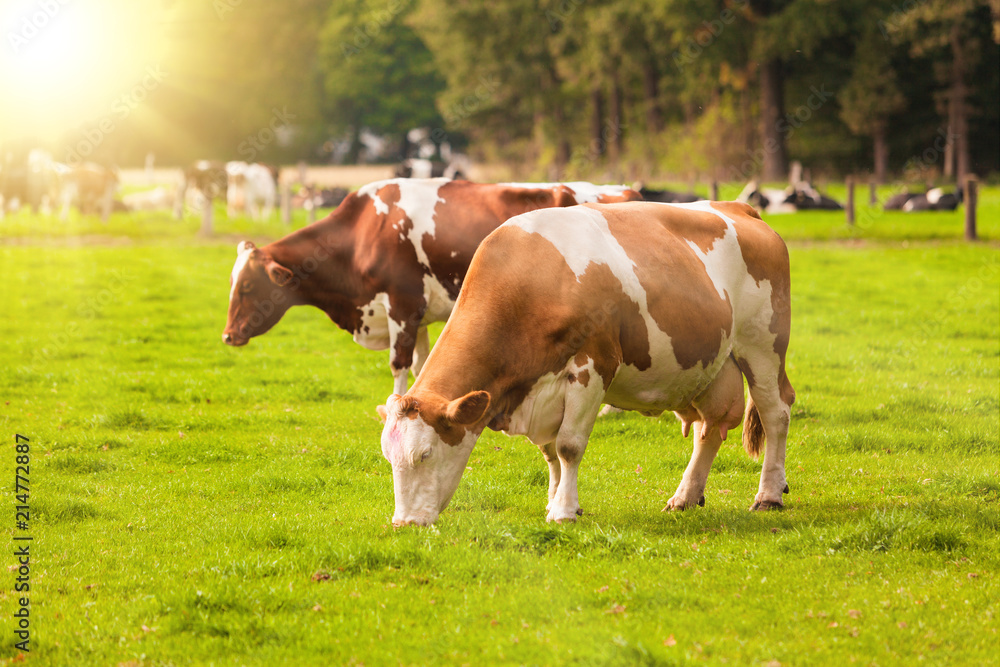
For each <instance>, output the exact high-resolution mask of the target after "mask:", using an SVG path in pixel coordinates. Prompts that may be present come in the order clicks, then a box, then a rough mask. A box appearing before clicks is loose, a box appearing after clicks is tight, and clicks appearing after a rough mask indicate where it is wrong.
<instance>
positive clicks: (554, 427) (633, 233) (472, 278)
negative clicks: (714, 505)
mask: <svg viewBox="0 0 1000 667" xmlns="http://www.w3.org/2000/svg"><path fill="white" fill-rule="evenodd" d="M789 326H790V310H789V268H788V252H787V250H786V248H785V244H784V243H783V242H782V240H781V238H780V237H779V236H778V235H777V234H776V233H775V232H774V231H772V230H771V228H770V227H768V226H767V225H766V224H765V223H764V222H763V221H762V220H761V219H760V218H759V217H758V216H757V214H756V212H755V211H754V210H753V208H751V207H750V206H747V205H745V204H740V203H736V202H707V201H706V202H698V203H693V204H659V203H646V202H634V203H626V204H617V205H614V206H603V205H594V204H587V205H585V206H574V207H571V208H565V209H550V210H544V211H535V212H532V213H526V214H524V215H520V216H517V217H515V218H512V219H510V220H508V221H507V222H506V223H504V224H503V225H502V226H501V227H500V228H498V229H497V230H496V231H495V232H493V233H492V234H491V235H490V236H488V237H487V238H486V239H485V240H484V241H483V243H482V245H481V246H480V247H479V250H477V251H476V255H475V257H474V258H473V260H472V263H471V265H470V267H469V275H468V276H467V278H466V280H465V284H464V285H463V287H462V292H461V295H460V297H459V299H458V304H457V305H456V307H455V312H454V313H453V314H452V316H451V319H449V320H448V323H447V324H446V325H445V328H444V331H443V332H442V334H441V337H440V338H439V339H438V343H437V345H435V347H434V350H433V351H432V352H431V354H430V357H429V358H428V360H427V363H426V365H425V366H424V369H423V372H421V373H420V376H419V377H418V378H417V381H416V382H415V383H414V385H413V387H411V388H410V390H409V392H407V393H406V395H404V396H398V395H392V396H390V397H389V400H388V401H387V404H386V405H385V406H379V409H378V412H379V414H380V416H381V417H382V418H383V419H384V420H385V426H384V429H383V431H382V452H383V454H384V455H385V457H386V458H387V459H388V460H389V462H390V463H391V465H392V472H393V482H394V486H395V501H396V502H395V504H396V509H395V514H394V516H393V524H395V525H405V524H410V523H413V524H420V525H426V524H430V523H432V522H433V521H434V520H435V519H437V517H438V514H439V513H440V512H441V511H442V510H443V509H444V508H445V507H446V506H447V504H448V501H449V500H450V498H451V496H452V494H453V493H454V491H455V489H456V487H457V486H458V482H459V479H460V478H461V476H462V472H463V471H464V469H465V465H466V462H467V460H468V458H469V454H470V453H471V451H472V448H473V446H474V445H475V443H476V440H477V439H478V437H479V435H480V434H481V433H482V431H483V429H484V428H486V427H487V426H488V427H490V428H492V429H494V430H502V431H505V432H506V433H508V434H511V435H514V434H523V435H526V436H527V437H528V438H529V439H530V440H531V441H532V442H534V443H535V444H537V445H538V446H539V448H540V449H541V450H542V453H543V454H544V456H545V459H546V460H547V461H548V464H549V503H548V507H547V509H548V516H547V518H548V520H550V521H567V520H569V521H573V520H575V518H576V516H577V514H578V513H579V509H580V506H579V503H578V501H577V468H578V466H579V464H580V460H581V458H582V456H583V453H584V449H585V448H586V446H587V441H588V439H589V437H590V433H591V430H592V429H593V427H594V421H595V418H596V416H597V413H598V408H599V407H600V405H601V403H602V402H606V403H608V404H609V405H613V406H616V407H619V408H623V409H626V410H637V411H639V412H642V413H644V414H647V415H657V414H660V413H661V412H663V411H664V410H672V411H674V412H675V413H676V414H677V416H678V417H679V418H680V420H681V421H682V431H683V433H684V435H685V436H687V434H688V432H689V431H690V430H691V427H692V426H693V427H694V429H693V430H694V452H693V455H692V457H691V462H690V464H689V465H688V467H687V470H686V471H685V472H684V476H683V478H682V480H681V483H680V486H678V488H677V491H676V493H675V494H674V496H673V497H672V498H671V499H670V501H669V503H668V506H669V507H670V508H672V509H684V508H686V507H691V506H693V505H701V504H703V503H704V491H705V484H706V481H707V478H708V472H709V469H710V468H711V465H712V461H713V460H714V459H715V455H716V453H717V452H718V450H719V446H720V445H721V443H722V441H723V440H724V439H725V437H726V433H727V431H728V430H730V429H733V428H736V427H737V426H738V425H739V424H740V421H741V418H742V420H743V422H744V429H743V444H744V447H745V448H746V450H747V452H748V453H749V454H751V455H756V454H758V453H759V452H760V450H761V446H762V444H763V443H762V440H763V438H764V434H766V437H767V448H766V453H765V454H764V463H763V471H762V473H761V477H760V486H759V490H758V493H757V496H756V498H755V500H754V503H753V505H752V507H751V509H767V508H772V507H780V506H782V493H783V492H787V486H786V483H785V441H786V437H787V434H788V424H789V416H790V412H791V411H790V407H791V405H792V403H793V402H794V400H795V392H794V390H793V389H792V386H791V384H790V383H789V381H788V377H787V376H786V375H785V352H786V350H787V347H788V336H789ZM744 377H745V378H746V380H747V384H748V385H749V388H750V397H751V398H750V401H748V402H747V404H746V411H745V412H744V398H743V378H744Z"/></svg>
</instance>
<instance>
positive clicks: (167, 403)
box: [0, 189, 1000, 665]
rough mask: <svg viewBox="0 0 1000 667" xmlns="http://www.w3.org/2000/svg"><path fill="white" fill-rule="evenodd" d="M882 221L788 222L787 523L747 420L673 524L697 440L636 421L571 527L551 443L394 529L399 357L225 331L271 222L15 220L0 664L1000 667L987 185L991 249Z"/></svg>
mask: <svg viewBox="0 0 1000 667" xmlns="http://www.w3.org/2000/svg"><path fill="white" fill-rule="evenodd" d="M862 213H863V212H862V211H859V219H861V214H862ZM873 220H874V222H872V223H871V224H870V225H868V226H867V227H866V228H865V229H860V230H853V231H851V230H847V229H846V228H845V227H844V225H843V216H842V214H827V213H814V214H800V215H798V216H795V217H794V218H789V217H785V218H778V217H774V218H771V219H770V220H769V221H770V222H771V223H772V224H773V225H774V226H775V227H776V228H777V229H778V230H779V231H781V233H782V234H783V235H784V236H785V237H786V238H787V239H789V245H790V250H791V260H792V293H793V302H792V309H793V311H792V312H793V329H792V342H791V347H790V351H789V376H790V378H791V380H792V383H793V384H794V385H795V388H796V390H797V393H798V402H797V403H796V405H795V406H794V408H793V416H792V425H791V432H790V437H789V449H788V478H789V484H790V486H791V494H790V495H789V496H786V506H787V507H786V509H785V510H784V511H781V512H770V513H749V512H747V507H748V506H749V505H750V503H751V501H752V499H753V495H754V493H755V491H756V485H757V479H758V476H759V463H758V462H755V461H752V460H750V459H748V458H747V457H746V455H745V454H744V453H743V452H742V449H741V448H740V447H739V445H738V442H739V438H738V437H734V436H735V435H736V434H731V436H730V439H729V442H728V443H727V444H726V445H725V446H724V447H723V450H722V451H721V453H720V455H719V458H718V460H717V461H716V463H715V466H714V467H713V471H712V474H711V475H710V477H709V488H708V490H707V492H706V498H707V504H706V507H704V508H700V509H696V510H695V511H687V512H683V513H665V512H661V509H662V508H663V507H664V505H665V504H666V502H667V500H668V499H669V498H670V496H671V495H672V493H673V491H674V488H675V487H676V485H677V483H678V481H679V480H680V476H681V474H682V472H683V469H684V466H685V465H686V463H687V459H688V456H689V454H690V440H688V441H685V440H683V439H682V438H681V434H680V428H679V424H678V423H677V422H676V421H675V420H674V419H673V417H671V416H669V415H667V416H664V417H662V418H660V419H648V418H644V417H641V416H638V415H634V414H630V413H626V414H623V415H619V416H614V417H611V418H606V419H602V420H600V421H599V422H598V425H597V427H596V429H595V432H594V436H593V437H592V439H591V444H590V447H589V448H588V451H587V455H586V457H585V459H584V462H583V465H582V467H581V480H580V493H581V504H582V505H583V507H584V509H585V512H586V513H585V515H584V516H583V517H582V518H581V520H580V521H579V522H578V523H577V524H575V525H562V526H560V525H548V524H546V523H545V520H544V517H545V509H544V508H545V502H546V497H545V494H546V485H547V469H546V466H545V464H544V462H543V460H542V458H541V455H540V454H539V452H538V451H537V449H536V448H535V447H534V446H532V445H531V444H530V443H529V442H527V441H526V440H524V439H523V438H507V437H505V436H503V435H502V434H497V433H493V432H487V433H486V434H484V436H483V437H482V439H481V440H480V441H479V444H478V445H477V446H476V449H475V450H474V452H473V454H472V457H471V459H470V462H469V469H468V470H467V471H466V473H465V475H464V477H463V479H462V482H461V484H460V486H459V489H458V491H457V493H456V495H455V498H454V499H453V501H452V504H451V506H450V507H449V508H448V509H447V510H446V511H445V512H444V514H443V515H442V516H441V518H440V519H439V521H438V522H437V524H436V526H435V527H433V528H430V529H401V530H394V529H393V528H392V527H391V526H390V525H389V518H390V516H391V514H392V510H393V498H392V478H391V473H390V468H389V464H388V463H386V461H385V460H384V459H383V458H382V455H381V452H380V448H379V434H380V431H381V426H380V424H379V422H378V421H377V418H376V416H375V411H374V408H375V406H376V405H377V404H378V403H381V402H383V401H384V399H385V397H386V395H387V394H388V393H389V392H390V389H391V385H392V381H391V376H390V375H389V372H388V368H387V353H375V352H369V351H365V350H363V349H362V348H360V347H359V346H357V345H355V344H354V343H353V342H352V341H351V339H350V336H349V335H347V334H345V333H343V332H340V331H339V330H337V329H336V328H335V327H334V326H333V325H332V324H330V323H329V321H328V320H326V319H325V316H323V315H322V313H320V312H319V311H318V310H314V309H304V308H299V309H293V310H292V311H291V312H290V313H289V314H288V315H286V317H285V318H284V320H283V321H282V322H281V323H280V324H278V326H277V327H275V329H274V330H273V331H271V332H270V333H268V334H267V335H265V336H263V337H261V338H259V339H255V340H254V341H252V342H251V343H250V345H249V346H247V347H246V348H241V349H231V348H228V347H226V346H224V345H223V344H222V343H221V341H220V334H221V331H222V328H223V325H224V323H225V314H226V303H227V297H228V290H229V286H228V277H229V272H230V269H231V267H232V262H233V260H234V259H235V240H236V239H237V237H238V236H243V235H246V236H248V237H250V238H253V239H254V240H258V241H260V240H263V239H265V238H268V237H270V238H275V237H277V236H280V235H281V234H282V233H283V232H282V228H281V227H280V225H278V224H276V223H275V224H271V225H265V224H251V223H248V222H246V221H234V222H229V221H226V220H225V218H224V216H219V217H218V218H217V222H218V225H217V231H218V233H219V235H220V236H219V238H209V239H206V238H196V237H195V234H194V232H195V231H196V230H197V221H186V222H184V223H174V222H172V221H170V220H169V218H167V217H165V216H164V217H163V219H160V218H157V217H156V216H147V217H130V216H115V217H114V218H113V219H112V221H111V223H109V225H108V226H102V225H101V223H100V222H97V221H94V220H88V219H77V220H74V221H71V222H70V223H69V224H64V223H58V222H57V221H53V220H46V219H40V218H31V217H30V216H27V215H20V216H16V217H11V218H8V219H7V220H5V221H3V222H0V235H5V237H6V241H5V242H3V243H0V266H2V267H3V268H4V278H5V285H4V289H3V292H2V295H3V296H2V299H0V307H2V308H3V311H4V318H3V320H2V321H0V340H2V346H0V436H2V438H3V442H4V446H3V448H2V450H0V451H2V452H3V454H2V455H3V457H4V465H3V467H2V470H4V471H5V474H6V475H7V477H8V481H7V482H4V486H3V488H4V489H6V490H7V495H6V498H7V500H6V501H5V502H6V503H7V507H8V515H7V516H8V517H9V520H8V523H7V525H6V527H5V530H6V531H7V534H8V535H9V536H11V537H14V536H24V535H31V536H32V537H33V541H32V542H31V546H30V549H31V564H30V586H31V590H30V599H31V605H30V610H31V652H30V654H28V655H27V656H20V655H19V651H18V650H17V649H16V648H15V647H14V642H15V641H17V640H16V639H15V638H14V634H13V632H14V626H15V619H13V613H14V612H15V610H16V609H17V608H18V598H19V597H20V596H22V595H23V594H21V593H15V592H14V590H13V588H14V584H15V578H16V577H17V576H18V571H17V560H16V558H15V557H14V556H13V555H12V554H13V553H14V549H15V542H13V541H12V540H8V545H9V548H8V550H7V552H6V553H7V554H8V555H7V556H6V560H5V562H3V565H6V566H7V567H6V570H5V571H6V572H7V575H6V576H7V581H6V582H5V583H4V584H3V586H2V587H0V588H2V589H3V590H2V593H0V614H2V617H3V619H4V621H3V622H2V623H0V637H2V642H0V658H2V659H4V660H6V661H14V660H17V661H20V660H22V659H23V658H24V657H27V662H28V663H29V664H39V665H89V664H94V665H115V664H126V665H147V664H148V665H159V664H219V665H223V664H227V665H228V664H250V665H274V664H316V665H325V664H359V663H364V664H367V665H381V664H428V663H438V664H472V665H477V664H491V663H513V664H541V665H545V664H580V665H592V664H611V665H635V664H648V665H683V664H702V663H705V664H735V665H744V664H760V665H773V664H779V663H780V664H782V665H799V664H810V665H812V664H820V665H826V664H829V665H841V664H846V663H858V664H864V665H868V664H876V665H912V664H917V663H924V664H939V665H981V664H998V659H997V647H998V646H1000V637H998V634H997V629H998V625H1000V622H998V614H1000V603H998V600H1000V582H998V573H1000V533H998V529H1000V476H998V467H1000V384H998V383H1000V248H998V245H997V243H996V240H997V239H998V238H1000V189H989V190H987V191H985V192H984V193H983V203H982V206H981V210H980V232H981V234H982V235H983V236H985V237H986V238H988V239H992V241H989V242H984V243H979V244H974V245H970V244H965V243H962V242H959V241H957V240H955V239H957V238H959V237H960V235H961V228H962V223H961V213H953V214H929V215H927V216H907V215H904V214H893V213H886V214H883V215H878V216H875V217H874V218H873ZM299 222H301V221H299ZM81 235H83V236H81ZM438 331H440V327H437V328H436V329H435V333H437V332H438ZM15 433H20V434H22V435H24V436H27V437H28V438H30V439H31V443H30V488H31V492H30V507H31V510H30V521H29V528H28V530H27V531H25V530H19V529H17V528H15V524H14V511H13V510H14V508H13V505H14V504H15V499H14V493H13V486H14V477H15V465H16V463H15V461H16V460H15V457H16V455H17V453H16V452H15V443H14V435H15ZM17 544H18V545H19V544H22V543H21V542H19V543H17Z"/></svg>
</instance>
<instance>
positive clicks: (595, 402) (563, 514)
mask: <svg viewBox="0 0 1000 667" xmlns="http://www.w3.org/2000/svg"><path fill="white" fill-rule="evenodd" d="M581 370H582V369H581ZM588 371H589V373H588V374H587V376H586V377H587V378H588V379H587V381H586V384H584V383H583V382H581V381H580V380H578V379H577V380H575V381H574V382H572V383H570V384H569V386H568V387H567V389H566V398H565V404H564V408H563V420H562V423H561V424H560V425H559V432H558V433H557V434H556V440H555V449H556V456H557V457H558V459H559V469H560V473H559V480H558V483H557V486H556V491H555V494H554V495H553V496H552V498H551V500H550V501H549V504H548V515H547V516H546V517H545V519H546V521H556V522H559V523H562V522H563V521H576V517H577V515H579V514H580V513H581V512H580V500H579V497H578V496H577V487H576V480H577V472H578V469H579V467H580V461H581V460H582V459H583V452H584V450H586V448H587V441H588V440H589V439H590V432H591V431H593V430H594V422H596V421H597V411H598V408H600V406H601V400H602V399H603V398H604V382H603V380H602V379H601V376H600V375H598V374H597V372H596V371H594V370H593V363H592V362H590V363H589V367H588ZM577 377H580V376H577ZM546 458H547V457H546ZM551 484H552V463H551V462H550V463H549V485H550V493H551Z"/></svg>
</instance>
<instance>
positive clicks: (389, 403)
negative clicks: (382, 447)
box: [375, 394, 400, 424]
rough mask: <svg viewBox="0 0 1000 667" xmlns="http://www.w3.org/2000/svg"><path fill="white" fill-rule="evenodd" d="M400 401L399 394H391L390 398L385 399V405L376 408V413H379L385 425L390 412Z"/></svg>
mask: <svg viewBox="0 0 1000 667" xmlns="http://www.w3.org/2000/svg"><path fill="white" fill-rule="evenodd" d="M399 399H400V396H399V394H389V398H387V399H385V405H379V406H376V407H375V412H377V413H378V416H379V419H381V420H382V423H383V424H384V423H385V420H386V419H388V417H389V410H391V409H392V408H393V407H394V406H395V405H396V403H397V402H398V401H399Z"/></svg>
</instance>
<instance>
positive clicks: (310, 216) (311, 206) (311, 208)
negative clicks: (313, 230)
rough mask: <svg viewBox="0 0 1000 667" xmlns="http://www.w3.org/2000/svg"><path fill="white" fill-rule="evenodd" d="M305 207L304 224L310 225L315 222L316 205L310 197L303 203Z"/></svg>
mask: <svg viewBox="0 0 1000 667" xmlns="http://www.w3.org/2000/svg"><path fill="white" fill-rule="evenodd" d="M305 207H306V224H307V225H311V224H312V223H314V222H316V204H315V203H314V202H313V200H312V197H309V198H308V199H306V201H305Z"/></svg>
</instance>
